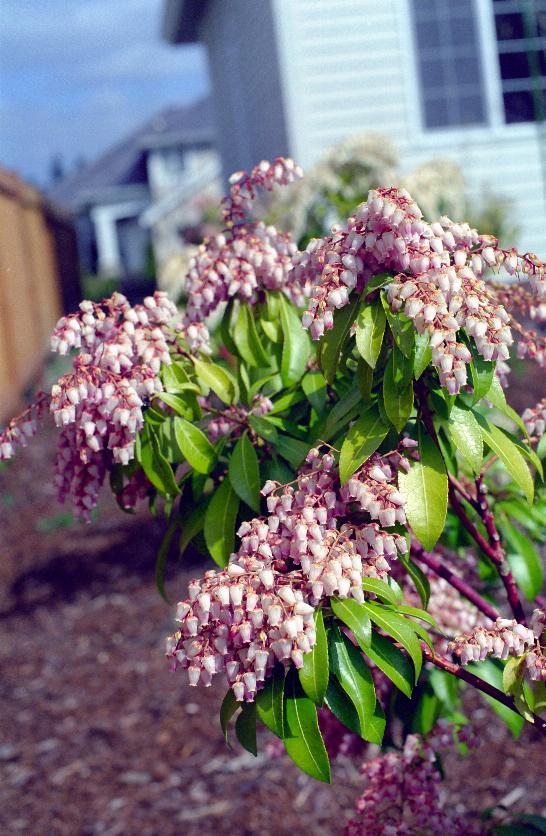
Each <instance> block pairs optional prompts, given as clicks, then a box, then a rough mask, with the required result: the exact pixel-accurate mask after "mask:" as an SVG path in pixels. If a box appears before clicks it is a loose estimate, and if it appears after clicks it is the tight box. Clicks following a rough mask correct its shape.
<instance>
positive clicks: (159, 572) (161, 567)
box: [155, 516, 179, 604]
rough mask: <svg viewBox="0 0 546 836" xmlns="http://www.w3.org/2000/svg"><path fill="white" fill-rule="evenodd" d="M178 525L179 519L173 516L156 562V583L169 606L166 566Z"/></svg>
mask: <svg viewBox="0 0 546 836" xmlns="http://www.w3.org/2000/svg"><path fill="white" fill-rule="evenodd" d="M178 523H179V520H178V518H177V517H176V516H173V517H172V518H171V520H170V522H169V525H168V527H167V530H166V532H165V534H164V535H163V539H162V540H161V544H160V546H159V549H158V551H157V557H156V560H155V583H156V586H157V589H158V592H159V594H160V595H161V597H162V598H163V600H164V601H166V602H167V604H170V603H171V602H170V601H169V598H168V597H167V594H166V592H165V566H166V564H167V558H168V556H169V549H170V547H171V543H172V540H173V537H174V535H175V533H176V529H177V528H178Z"/></svg>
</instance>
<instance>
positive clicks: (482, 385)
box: [470, 341, 495, 403]
mask: <svg viewBox="0 0 546 836" xmlns="http://www.w3.org/2000/svg"><path fill="white" fill-rule="evenodd" d="M470 350H471V352H472V362H471V363H470V373H471V375H472V388H473V389H474V396H473V398H472V403H478V401H480V400H481V399H482V398H483V396H484V395H487V393H488V392H489V390H490V389H491V384H492V383H493V377H494V376H495V363H492V362H490V361H489V360H484V359H483V357H482V356H481V354H478V352H477V351H476V347H475V345H474V342H473V341H470Z"/></svg>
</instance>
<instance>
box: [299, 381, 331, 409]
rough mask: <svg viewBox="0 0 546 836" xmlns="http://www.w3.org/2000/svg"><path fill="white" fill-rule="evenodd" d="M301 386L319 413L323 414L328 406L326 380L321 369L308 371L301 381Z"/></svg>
mask: <svg viewBox="0 0 546 836" xmlns="http://www.w3.org/2000/svg"><path fill="white" fill-rule="evenodd" d="M301 388H302V389H303V391H304V392H305V395H306V397H307V400H308V401H309V403H310V404H311V406H312V407H313V409H314V410H315V412H316V413H317V415H322V414H323V412H324V410H325V408H326V381H325V379H324V377H323V375H322V374H321V373H320V372H319V371H312V372H307V374H306V375H304V377H303V379H302V381H301Z"/></svg>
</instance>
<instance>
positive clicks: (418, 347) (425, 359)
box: [413, 331, 432, 380]
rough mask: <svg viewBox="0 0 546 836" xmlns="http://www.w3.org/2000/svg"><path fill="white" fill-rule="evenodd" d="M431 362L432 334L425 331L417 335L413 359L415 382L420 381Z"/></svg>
mask: <svg viewBox="0 0 546 836" xmlns="http://www.w3.org/2000/svg"><path fill="white" fill-rule="evenodd" d="M431 360H432V349H431V347H430V334H429V332H428V331H423V333H422V334H416V335H415V357H414V359H413V376H414V377H415V380H419V378H420V377H421V375H422V374H423V372H424V371H425V369H426V368H427V366H428V365H429V364H430V362H431Z"/></svg>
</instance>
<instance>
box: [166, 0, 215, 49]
mask: <svg viewBox="0 0 546 836" xmlns="http://www.w3.org/2000/svg"><path fill="white" fill-rule="evenodd" d="M208 4H209V0H165V7H164V11H163V26H162V36H163V38H164V39H165V40H166V41H169V43H171V44H191V43H194V42H195V41H197V40H199V21H200V19H201V17H202V16H203V14H204V13H205V11H206V9H207V6H208Z"/></svg>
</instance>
